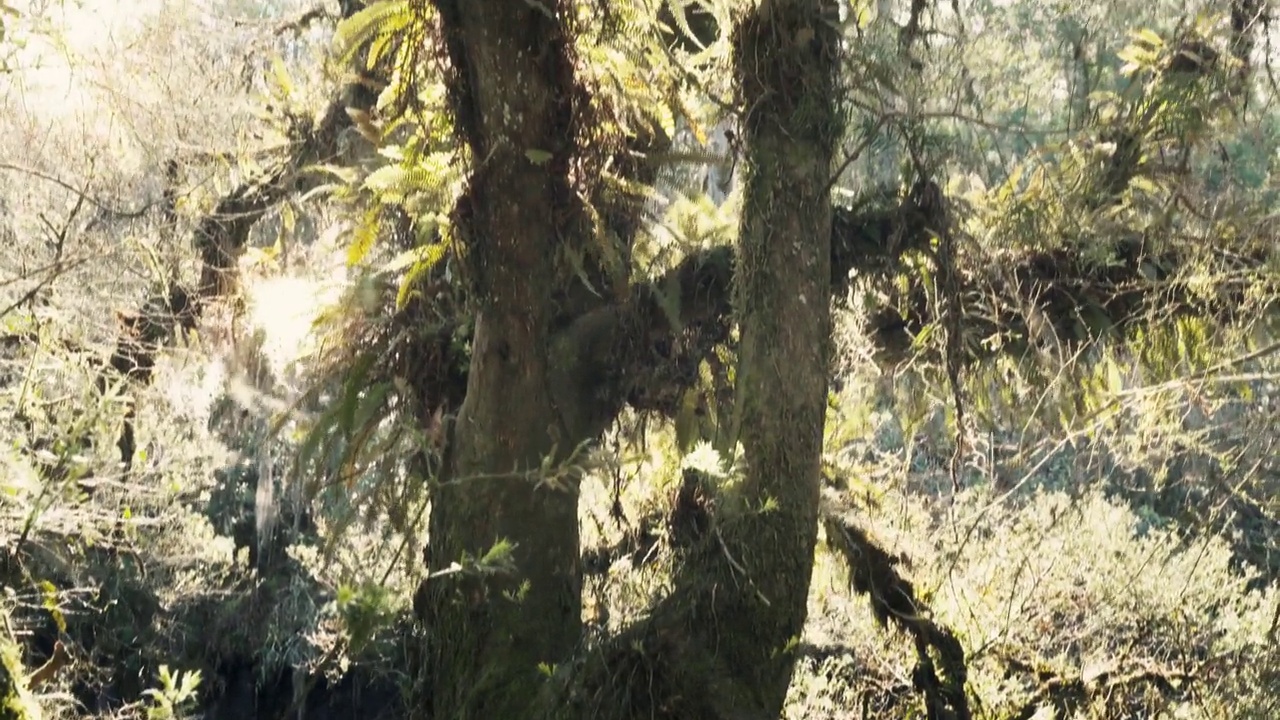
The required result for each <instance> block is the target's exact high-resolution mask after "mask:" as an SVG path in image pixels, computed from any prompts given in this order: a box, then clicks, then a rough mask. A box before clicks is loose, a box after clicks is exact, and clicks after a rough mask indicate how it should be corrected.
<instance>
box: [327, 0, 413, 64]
mask: <svg viewBox="0 0 1280 720" xmlns="http://www.w3.org/2000/svg"><path fill="white" fill-rule="evenodd" d="M415 18H416V15H415V11H414V8H413V6H412V4H410V3H409V2H408V0H381V2H376V3H374V4H372V5H370V6H368V7H366V8H365V9H363V10H361V11H360V12H358V13H356V14H355V15H352V16H351V17H349V18H347V19H346V20H343V21H342V22H341V23H339V24H338V28H337V31H336V32H335V33H334V45H335V47H336V48H337V51H338V60H339V62H340V63H341V64H342V65H344V66H345V65H350V64H351V63H352V62H354V61H355V56H356V53H358V52H359V51H360V48H362V47H364V46H365V45H367V44H370V43H371V42H374V41H376V42H377V43H378V45H379V48H380V49H379V52H385V51H386V47H387V46H388V44H389V43H388V41H387V39H389V38H391V37H393V36H394V35H396V34H397V33H399V32H403V31H405V30H406V29H407V28H408V27H409V26H410V25H411V24H412V23H413V22H414V20H415ZM370 54H371V55H372V54H373V53H372V47H371V53H370Z"/></svg>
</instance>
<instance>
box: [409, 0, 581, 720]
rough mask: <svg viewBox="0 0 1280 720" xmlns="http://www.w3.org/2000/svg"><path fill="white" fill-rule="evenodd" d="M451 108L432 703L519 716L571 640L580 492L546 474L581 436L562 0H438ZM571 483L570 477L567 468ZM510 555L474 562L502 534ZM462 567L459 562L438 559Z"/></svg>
mask: <svg viewBox="0 0 1280 720" xmlns="http://www.w3.org/2000/svg"><path fill="white" fill-rule="evenodd" d="M438 6H439V10H440V15H441V20H442V29H443V33H444V39H445V43H446V47H447V49H448V52H449V58H450V64H451V66H452V67H451V72H452V76H451V78H450V92H451V102H452V104H453V108H454V112H455V122H456V123H457V125H458V128H459V130H460V131H461V133H462V135H463V137H464V138H465V139H466V140H467V142H468V144H469V146H470V149H471V152H472V157H473V158H474V162H475V167H474V170H473V174H472V176H471V178H470V181H469V185H468V187H467V190H466V192H465V194H464V196H463V197H462V198H461V199H460V201H459V203H458V206H457V209H456V211H455V213H454V220H455V225H456V226H457V228H458V230H459V232H460V233H461V235H462V238H463V240H464V242H465V243H466V247H467V257H466V262H467V265H468V271H469V273H470V278H471V279H472V280H473V282H474V289H475V297H476V301H477V313H476V325H475V333H474V338H473V342H472V355H471V367H470V373H469V378H468V383H467V394H466V399H465V400H464V401H463V403H462V407H461V408H460V409H459V411H458V417H457V420H456V423H455V424H454V426H453V429H452V431H451V439H450V441H449V447H448V449H447V451H446V452H447V455H448V458H447V460H446V467H445V476H444V477H443V478H442V482H441V483H440V486H439V487H437V488H434V489H433V496H432V508H431V518H430V526H429V527H430V530H429V532H430V536H429V542H430V547H429V552H428V565H429V568H430V570H431V571H432V573H433V574H434V576H433V578H432V579H431V580H429V581H428V582H427V583H426V584H425V586H424V588H423V591H422V592H421V593H420V595H419V603H418V611H419V614H420V616H421V619H422V621H423V622H424V623H425V624H426V626H427V630H428V633H429V637H430V641H429V654H428V658H427V660H428V665H429V672H430V674H431V675H430V687H429V689H428V692H429V693H430V695H431V698H432V704H433V705H434V708H433V710H434V717H436V718H441V719H444V718H448V720H467V719H469V718H476V719H481V718H483V719H484V720H489V719H490V718H519V717H523V716H524V714H525V711H526V710H527V707H528V704H529V702H530V700H531V699H532V698H533V697H534V696H535V694H536V693H537V691H538V687H539V684H540V682H541V678H542V676H541V675H540V672H539V666H540V665H541V664H544V663H545V664H547V665H551V664H554V663H557V662H559V661H560V660H562V659H563V658H565V657H567V656H569V655H570V654H571V652H572V651H573V649H574V648H575V647H576V645H577V642H578V639H579V634H580V624H581V613H580V605H581V597H580V582H581V580H580V574H579V572H578V554H579V549H578V523H577V504H578V495H577V488H576V486H575V483H574V479H573V478H572V477H571V476H570V477H567V478H556V477H551V476H550V474H549V472H548V470H550V471H551V473H554V470H555V468H554V466H553V465H548V464H545V461H546V460H547V459H548V458H549V459H550V460H551V461H552V462H555V461H556V460H558V459H559V458H562V457H564V456H566V455H568V453H569V451H571V450H572V449H573V447H572V444H573V438H571V437H570V436H569V432H568V430H567V429H566V428H565V427H564V424H563V423H562V421H561V419H560V413H559V412H558V410H557V408H556V406H555V403H554V398H553V392H552V388H551V378H550V376H549V373H550V372H551V371H552V370H553V368H551V367H550V363H549V362H548V357H549V351H550V350H549V347H548V338H549V323H550V318H551V314H552V310H553V308H552V293H553V290H554V289H555V285H556V281H555V265H554V257H555V252H556V247H557V244H558V242H559V240H558V238H560V237H561V236H562V235H563V234H565V233H567V232H568V228H567V227H566V223H567V222H568V219H569V218H571V217H572V216H573V214H574V213H573V209H572V198H573V193H572V191H571V189H570V186H569V179H568V168H569V163H570V160H571V159H572V158H573V156H574V153H575V147H574V144H573V138H574V131H573V127H572V123H573V120H574V107H573V104H572V103H573V100H574V99H575V98H576V99H580V96H578V95H577V94H576V87H575V83H574V79H573V66H572V63H571V60H570V57H569V52H570V49H569V38H568V33H567V30H566V28H565V26H564V23H563V18H564V13H566V12H569V11H568V10H566V9H565V8H563V7H561V3H558V2H542V3H521V2H514V3H513V2H510V1H509V0H489V1H481V0H458V1H457V2H439V3H438ZM562 480H563V481H564V482H561V481H562ZM502 542H506V543H510V544H511V546H512V548H513V549H512V552H511V553H510V555H509V556H508V557H507V558H505V559H504V558H501V557H490V558H489V560H496V561H497V562H496V564H494V563H489V562H485V563H477V562H475V561H477V560H478V559H481V558H484V556H485V555H486V553H488V552H489V551H490V550H491V549H492V548H494V547H495V546H496V545H498V544H499V543H502ZM453 563H460V568H459V569H458V570H457V571H455V572H444V573H442V572H441V571H446V570H448V568H450V566H451V565H452V564H453Z"/></svg>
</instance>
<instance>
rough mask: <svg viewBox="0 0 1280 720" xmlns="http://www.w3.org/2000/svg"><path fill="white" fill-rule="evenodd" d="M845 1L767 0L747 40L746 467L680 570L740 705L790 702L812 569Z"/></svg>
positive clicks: (742, 390)
mask: <svg viewBox="0 0 1280 720" xmlns="http://www.w3.org/2000/svg"><path fill="white" fill-rule="evenodd" d="M836 14H837V8H836V7H835V5H834V3H830V2H826V0H764V1H763V2H761V4H760V5H759V7H758V8H757V9H756V10H755V11H754V12H753V13H750V14H748V15H747V16H746V18H744V20H743V21H742V23H741V25H740V26H739V27H738V28H737V32H736V37H735V47H734V58H735V64H736V72H737V76H738V78H737V79H738V84H739V92H740V101H741V102H740V106H741V107H744V108H749V109H750V111H749V112H748V114H747V116H746V118H745V121H744V124H743V125H744V139H745V140H746V146H747V167H748V175H747V181H746V187H745V195H744V201H743V214H742V228H741V233H740V236H739V237H740V251H739V257H738V267H737V276H736V280H737V287H736V293H737V295H736V297H737V301H738V303H737V309H738V321H739V326H740V329H741V341H740V344H739V349H738V354H739V365H738V374H737V383H736V387H737V400H736V403H735V404H736V408H737V412H738V413H739V415H738V421H739V423H740V427H741V442H742V446H743V452H744V457H745V460H746V470H745V474H744V477H743V479H742V483H741V485H740V486H739V487H738V488H735V489H734V490H733V491H731V494H726V497H725V500H726V501H727V502H726V503H725V512H724V513H723V514H722V515H721V516H720V517H719V518H718V521H719V523H720V526H721V527H720V530H721V531H722V532H721V533H720V534H721V537H720V538H719V539H718V540H717V542H716V543H715V544H714V545H711V546H710V548H709V552H707V553H705V554H702V555H700V556H698V559H699V560H701V561H702V562H695V563H689V564H688V567H687V569H686V570H685V571H683V573H682V575H685V576H687V578H688V580H687V582H689V583H690V584H694V585H697V586H698V587H699V593H698V594H699V595H700V596H701V597H699V598H698V600H697V601H696V604H698V605H703V606H705V607H707V608H708V609H709V610H710V611H711V615H710V616H711V617H715V618H717V621H716V622H714V623H692V622H691V623H690V625H691V627H692V628H693V629H694V632H695V634H696V635H698V636H701V637H700V639H701V640H702V641H703V642H705V643H706V648H707V650H708V651H709V652H715V653H716V654H718V655H719V656H720V657H721V658H723V663H724V670H726V671H727V672H728V673H729V674H730V676H731V677H732V678H733V681H734V685H736V686H737V691H736V692H735V693H734V694H735V695H738V697H737V698H735V701H734V702H733V703H730V705H731V706H732V705H738V703H739V702H741V701H744V700H745V707H741V708H737V707H734V708H732V709H733V711H734V716H741V715H738V714H737V713H738V712H739V711H744V712H745V713H746V714H747V715H749V716H756V715H758V716H759V717H777V716H778V713H780V712H781V710H782V705H783V701H784V700H785V698H786V694H787V687H788V685H789V684H790V680H791V672H792V669H793V667H794V663H795V655H794V653H793V652H792V650H791V649H790V648H792V647H794V646H795V644H797V643H798V642H799V640H800V635H801V633H802V631H803V628H804V622H805V617H806V607H807V598H808V592H809V578H810V574H811V573H812V570H813V549H814V543H815V541H816V538H817V518H818V500H819V481H820V462H821V454H822V441H823V425H824V419H825V415H826V400H827V375H828V367H829V347H830V342H831V321H830V293H831V217H832V213H831V202H830V198H829V190H830V182H829V181H830V177H831V172H832V165H833V163H832V158H833V154H834V148H835V145H836V142H837V141H838V139H839V137H840V134H841V123H840V116H839V113H838V112H837V108H836V72H837V67H838V52H839V35H838V33H837V31H836V30H835V29H834V27H833V23H831V22H830V19H831V18H834V17H836ZM720 540H723V545H721V543H720ZM706 578H715V580H714V581H712V582H707V581H706ZM739 693H740V694H739ZM725 709H730V708H728V707H726V708H725Z"/></svg>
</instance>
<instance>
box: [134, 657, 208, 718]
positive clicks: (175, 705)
mask: <svg viewBox="0 0 1280 720" xmlns="http://www.w3.org/2000/svg"><path fill="white" fill-rule="evenodd" d="M157 674H158V677H159V680H160V687H158V688H147V689H146V690H144V691H143V694H144V695H146V696H147V697H149V698H151V702H152V703H153V704H152V706H151V707H149V708H147V719H148V720H177V718H181V717H185V716H186V708H187V707H189V706H190V705H192V704H193V703H194V702H195V700H196V690H197V689H199V687H200V681H201V677H200V671H199V670H192V671H190V672H185V673H184V672H182V671H181V670H179V671H178V672H173V673H171V672H169V666H168V665H161V666H160V670H159V671H158V673H157Z"/></svg>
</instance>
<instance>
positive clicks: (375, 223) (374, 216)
mask: <svg viewBox="0 0 1280 720" xmlns="http://www.w3.org/2000/svg"><path fill="white" fill-rule="evenodd" d="M381 218H382V216H381V213H379V210H378V207H377V206H374V207H371V208H369V209H368V210H367V211H365V214H364V218H363V220H362V221H361V222H360V224H359V225H358V226H356V231H355V235H354V236H353V237H352V239H351V245H350V246H349V247H348V248H347V267H355V266H356V265H359V264H360V263H361V262H363V261H364V259H365V258H366V257H368V255H369V251H370V250H372V249H373V243H374V242H375V241H376V240H377V239H378V231H379V229H380V228H381V224H382V223H381Z"/></svg>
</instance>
